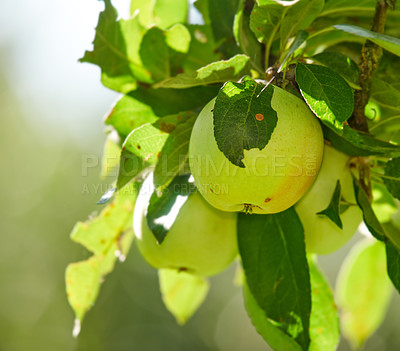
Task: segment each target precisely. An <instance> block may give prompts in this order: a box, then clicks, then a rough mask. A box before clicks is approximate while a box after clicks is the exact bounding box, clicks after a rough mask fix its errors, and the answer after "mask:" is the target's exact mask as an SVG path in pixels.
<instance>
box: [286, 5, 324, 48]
mask: <svg viewBox="0 0 400 351" xmlns="http://www.w3.org/2000/svg"><path fill="white" fill-rule="evenodd" d="M324 2H325V1H324V0H300V1H297V2H296V3H295V4H294V5H293V6H291V7H290V8H289V10H288V11H287V13H286V16H285V17H284V18H283V20H282V23H281V26H280V31H279V33H280V39H281V50H282V49H283V48H284V47H285V46H286V44H287V41H288V40H289V38H292V37H294V36H296V34H297V33H298V32H299V31H300V30H302V29H306V28H307V27H308V26H309V25H310V24H311V23H312V22H313V21H314V19H315V18H316V17H317V16H318V15H319V13H320V12H321V11H322V8H323V7H324Z"/></svg>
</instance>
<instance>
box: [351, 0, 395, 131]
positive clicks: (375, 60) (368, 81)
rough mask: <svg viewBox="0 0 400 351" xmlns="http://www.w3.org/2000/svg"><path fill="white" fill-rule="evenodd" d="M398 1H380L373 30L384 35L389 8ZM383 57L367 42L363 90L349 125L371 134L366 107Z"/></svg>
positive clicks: (361, 81)
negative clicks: (365, 111)
mask: <svg viewBox="0 0 400 351" xmlns="http://www.w3.org/2000/svg"><path fill="white" fill-rule="evenodd" d="M395 1H396V0H378V1H377V3H376V8H375V16H374V20H373V24H372V28H371V30H372V31H373V32H376V33H383V32H384V29H385V22H386V15H387V11H388V8H393V7H394V3H395ZM381 57H382V48H381V47H380V46H379V45H377V44H374V43H373V42H371V41H369V40H367V41H366V42H365V44H364V46H363V48H362V51H361V62H360V65H359V68H360V77H359V85H360V87H361V90H356V91H355V93H354V112H353V115H352V117H351V118H350V119H349V124H350V126H351V127H353V128H354V129H357V130H360V131H363V132H367V133H368V132H369V131H368V123H367V118H366V117H365V113H364V110H365V106H366V105H367V103H368V100H369V97H370V90H371V85H372V80H373V78H374V75H375V72H376V70H377V68H378V66H379V62H380V60H381Z"/></svg>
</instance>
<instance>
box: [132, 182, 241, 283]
mask: <svg viewBox="0 0 400 351" xmlns="http://www.w3.org/2000/svg"><path fill="white" fill-rule="evenodd" d="M149 180H150V181H149ZM149 183H151V186H150V187H149V186H147V184H149ZM149 188H150V190H149ZM151 189H154V187H153V180H152V177H148V178H147V179H146V181H145V182H144V184H143V186H142V190H141V191H140V194H139V197H138V200H137V204H136V206H135V211H134V231H135V235H136V237H137V244H138V247H139V250H140V252H141V253H142V255H143V257H144V258H145V259H146V261H147V262H148V263H149V264H150V265H152V266H153V267H156V268H172V269H177V270H182V271H187V272H189V273H193V274H197V275H201V276H211V275H214V274H217V273H220V272H221V271H223V270H224V269H225V268H226V267H227V266H228V265H229V264H230V263H231V262H232V261H233V260H234V258H235V256H236V255H237V242H236V221H237V215H236V213H228V212H223V211H219V210H217V209H215V208H214V207H212V206H210V205H209V204H208V203H207V201H205V200H204V199H203V197H202V196H201V195H200V193H199V192H198V191H195V192H194V193H192V194H191V195H189V197H188V199H187V200H186V202H185V203H184V204H183V205H182V207H181V209H180V211H179V213H178V214H177V217H176V219H175V221H174V222H173V224H172V227H171V228H170V230H169V231H168V234H167V236H166V237H165V239H164V241H163V242H162V243H161V244H158V243H157V241H156V239H155V237H154V235H153V233H152V232H151V230H150V229H149V227H148V225H147V220H146V216H145V212H146V209H147V205H148V202H149V200H150V196H151V193H152V190H151ZM175 215H176V213H175ZM172 216H173V214H172Z"/></svg>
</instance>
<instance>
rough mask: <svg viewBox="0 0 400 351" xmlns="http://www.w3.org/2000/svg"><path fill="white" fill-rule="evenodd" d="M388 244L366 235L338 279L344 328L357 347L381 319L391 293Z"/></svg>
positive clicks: (338, 296) (352, 251) (349, 257)
mask: <svg viewBox="0 0 400 351" xmlns="http://www.w3.org/2000/svg"><path fill="white" fill-rule="evenodd" d="M385 261H386V257H385V247H384V244H383V243H381V242H376V241H374V240H370V239H366V240H363V241H361V242H360V243H358V244H357V245H356V246H355V247H353V249H352V250H351V252H350V253H349V255H348V256H347V258H346V260H345V262H344V263H343V266H342V267H341V269H340V272H339V276H338V280H337V283H336V297H337V301H338V305H339V307H340V308H341V315H342V318H341V327H342V328H341V329H342V331H343V334H344V335H345V336H346V338H347V339H348V340H349V341H350V342H351V344H352V345H353V347H354V348H355V349H360V348H361V347H362V345H363V344H364V342H365V341H366V340H367V339H368V338H369V337H370V336H371V335H372V334H373V333H374V332H375V330H376V329H377V328H378V327H379V325H380V324H381V323H382V321H383V318H384V316H385V313H386V310H387V308H388V305H389V302H390V297H391V294H392V285H391V283H390V280H389V279H388V277H387V274H386V262H385Z"/></svg>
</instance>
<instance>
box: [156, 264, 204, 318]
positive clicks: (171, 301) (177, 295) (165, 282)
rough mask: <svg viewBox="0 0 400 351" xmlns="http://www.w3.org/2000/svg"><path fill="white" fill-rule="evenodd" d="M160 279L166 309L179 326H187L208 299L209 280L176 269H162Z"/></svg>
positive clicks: (159, 273) (159, 274)
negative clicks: (188, 321)
mask: <svg viewBox="0 0 400 351" xmlns="http://www.w3.org/2000/svg"><path fill="white" fill-rule="evenodd" d="M158 277H159V281H160V290H161V294H162V299H163V301H164V304H165V307H167V309H168V311H170V312H171V313H172V314H173V316H174V317H175V318H176V320H177V322H178V323H179V324H185V323H186V322H187V320H188V319H189V318H190V317H191V316H192V315H193V314H194V313H195V312H196V311H197V309H198V308H199V307H200V305H201V304H202V303H203V301H204V299H205V298H206V296H207V293H208V290H209V288H210V285H209V282H208V280H207V279H206V278H204V277H200V276H196V275H193V274H189V273H186V272H179V271H177V270H174V269H160V270H159V271H158Z"/></svg>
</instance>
